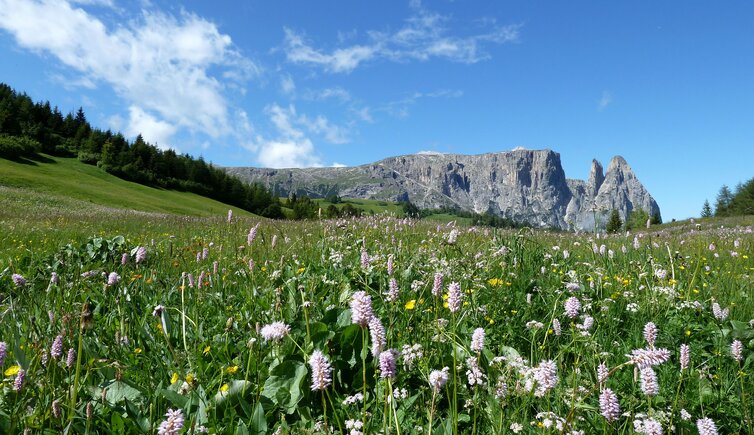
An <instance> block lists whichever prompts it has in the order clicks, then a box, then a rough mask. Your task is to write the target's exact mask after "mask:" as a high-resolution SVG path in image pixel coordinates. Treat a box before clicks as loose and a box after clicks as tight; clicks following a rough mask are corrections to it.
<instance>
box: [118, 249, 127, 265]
mask: <svg viewBox="0 0 754 435" xmlns="http://www.w3.org/2000/svg"><path fill="white" fill-rule="evenodd" d="M126 264H128V252H124V253H123V255H121V256H120V265H121V266H125V265H126Z"/></svg>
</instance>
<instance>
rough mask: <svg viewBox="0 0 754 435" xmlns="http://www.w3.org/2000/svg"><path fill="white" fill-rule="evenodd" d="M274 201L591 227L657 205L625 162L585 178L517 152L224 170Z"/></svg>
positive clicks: (552, 155) (553, 156) (554, 156)
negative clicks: (359, 203) (383, 205)
mask: <svg viewBox="0 0 754 435" xmlns="http://www.w3.org/2000/svg"><path fill="white" fill-rule="evenodd" d="M226 170H227V171H228V172H229V173H232V174H234V175H237V176H239V177H241V178H242V179H243V180H245V181H248V182H258V183H262V184H263V185H265V186H267V187H268V188H272V189H273V190H274V191H275V193H276V194H277V195H279V196H288V195H289V194H291V193H294V192H295V193H297V194H304V195H307V196H312V197H325V196H327V195H332V194H337V195H339V196H341V197H344V198H363V199H377V200H386V201H405V200H409V201H411V202H413V203H415V204H416V205H417V206H419V207H420V208H437V207H441V206H451V207H458V208H461V209H463V210H469V211H474V212H477V213H484V212H489V213H493V214H496V215H499V216H504V217H507V218H510V219H513V220H515V221H517V222H526V223H528V224H530V225H533V226H539V227H555V228H562V229H579V230H590V229H593V228H594V224H595V218H596V221H597V222H598V225H604V222H606V220H607V219H606V216H607V215H608V214H609V213H610V212H611V211H612V210H613V209H617V210H618V211H619V212H620V214H621V217H622V218H623V219H625V218H626V216H627V215H628V213H629V212H630V211H631V210H633V209H634V208H642V209H644V210H646V211H648V212H649V214H650V215H653V214H655V213H659V207H658V206H657V203H656V202H655V201H654V199H652V196H651V195H650V194H649V192H647V190H646V189H645V188H644V186H643V185H642V184H641V183H640V182H639V180H638V179H637V178H636V176H635V175H634V173H633V171H632V170H631V168H630V167H629V166H628V164H627V163H626V161H625V160H624V159H623V158H622V157H615V158H613V160H612V161H611V162H610V165H609V166H608V169H607V173H605V174H604V175H603V170H602V165H601V164H600V163H599V162H597V161H596V160H594V161H592V169H591V172H590V175H589V179H588V180H587V181H583V180H569V179H566V176H565V173H564V172H563V168H562V166H561V163H560V154H558V153H556V152H553V151H550V150H536V151H532V150H523V149H519V150H514V151H509V152H502V153H489V154H479V155H460V154H415V155H406V156H399V157H391V158H388V159H385V160H381V161H379V162H375V163H372V164H368V165H362V166H356V167H348V168H306V169H260V168H226Z"/></svg>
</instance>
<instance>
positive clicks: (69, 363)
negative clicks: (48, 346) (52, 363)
mask: <svg viewBox="0 0 754 435" xmlns="http://www.w3.org/2000/svg"><path fill="white" fill-rule="evenodd" d="M75 362H76V351H75V350H73V348H70V349H68V356H67V357H66V359H65V366H66V367H68V368H69V369H70V368H71V367H73V363H75Z"/></svg>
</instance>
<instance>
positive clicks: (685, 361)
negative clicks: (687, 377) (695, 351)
mask: <svg viewBox="0 0 754 435" xmlns="http://www.w3.org/2000/svg"><path fill="white" fill-rule="evenodd" d="M690 354H691V349H690V348H689V345H688V344H682V345H681V358H680V360H681V371H683V370H686V369H687V368H688V367H689V359H690Z"/></svg>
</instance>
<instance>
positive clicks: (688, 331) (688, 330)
mask: <svg viewBox="0 0 754 435" xmlns="http://www.w3.org/2000/svg"><path fill="white" fill-rule="evenodd" d="M689 335H691V330H690V329H687V330H686V337H688V336H689Z"/></svg>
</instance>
